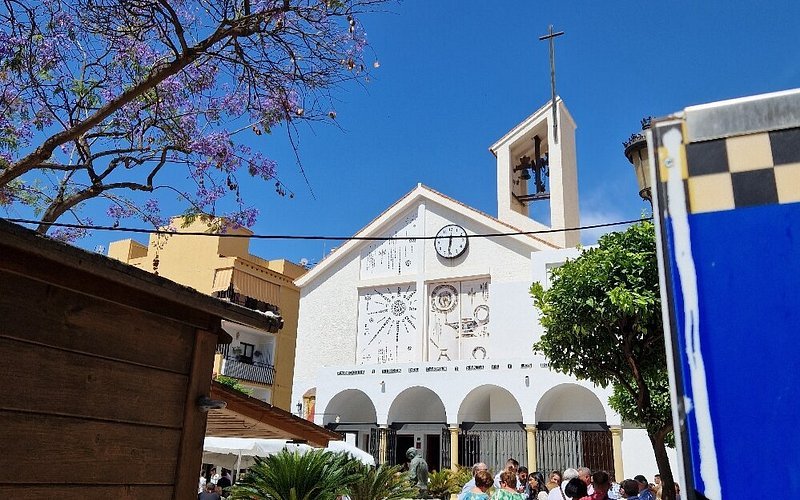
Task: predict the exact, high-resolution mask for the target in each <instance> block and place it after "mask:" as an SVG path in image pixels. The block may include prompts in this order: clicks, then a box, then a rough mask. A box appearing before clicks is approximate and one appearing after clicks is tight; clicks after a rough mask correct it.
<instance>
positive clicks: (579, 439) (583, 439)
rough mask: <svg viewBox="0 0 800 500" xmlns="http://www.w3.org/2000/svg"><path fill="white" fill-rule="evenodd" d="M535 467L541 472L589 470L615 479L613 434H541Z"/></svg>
mask: <svg viewBox="0 0 800 500" xmlns="http://www.w3.org/2000/svg"><path fill="white" fill-rule="evenodd" d="M536 463H537V468H538V469H539V470H542V471H552V470H560V471H563V470H564V469H567V468H570V467H574V468H577V467H588V468H590V469H591V470H593V471H596V470H604V471H606V472H608V473H609V474H610V475H611V477H614V451H613V445H612V441H611V431H608V430H597V431H594V430H555V429H545V430H538V431H537V432H536Z"/></svg>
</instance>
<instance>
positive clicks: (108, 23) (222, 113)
mask: <svg viewBox="0 0 800 500" xmlns="http://www.w3.org/2000/svg"><path fill="white" fill-rule="evenodd" d="M383 1H384V0H38V1H35V0H2V2H1V3H0V207H1V206H7V207H8V206H11V205H15V204H25V205H29V206H31V207H33V209H34V211H35V213H36V214H37V217H38V218H39V220H40V221H41V224H40V226H39V228H38V229H39V231H40V232H47V230H48V228H49V226H48V225H47V223H48V222H53V221H56V220H57V219H58V218H59V217H61V216H62V215H63V214H65V213H68V212H70V213H73V214H75V215H76V217H80V212H79V209H80V207H81V205H82V204H83V203H84V202H86V201H87V200H90V199H93V198H98V197H99V198H105V199H106V200H107V202H108V208H107V214H108V215H109V217H111V218H112V219H113V220H115V222H118V221H119V219H120V218H123V217H130V216H138V217H141V218H143V219H144V220H147V221H149V222H151V223H153V224H163V223H164V220H163V219H161V216H160V212H159V199H160V194H161V193H172V194H173V195H177V197H179V198H180V199H182V200H183V201H184V202H185V206H186V207H187V213H190V214H191V213H212V214H217V215H224V216H226V217H227V218H228V220H230V221H232V222H233V223H236V224H240V225H244V226H249V225H252V223H253V222H254V219H255V217H256V215H257V210H256V209H255V208H254V207H252V206H250V205H248V204H247V203H246V202H245V200H243V199H242V197H241V195H240V189H239V187H240V182H243V181H244V180H245V179H246V178H248V177H253V178H257V179H261V180H264V181H269V182H270V183H273V182H274V183H275V187H276V190H277V191H278V192H279V193H280V194H284V193H285V189H284V187H283V186H282V184H281V183H280V182H279V181H277V179H276V177H275V175H276V164H275V162H274V161H273V160H272V159H271V158H270V157H269V156H268V155H266V154H264V152H263V151H262V148H261V147H260V146H251V145H248V144H246V143H245V142H247V141H242V136H243V135H244V134H250V135H255V136H261V135H262V134H267V133H269V132H270V131H271V129H273V128H274V127H276V126H277V125H279V124H286V125H288V126H287V130H288V131H289V134H290V138H292V139H294V137H295V134H296V128H295V127H296V122H297V121H298V120H315V119H334V118H335V117H336V113H335V111H334V109H333V107H332V105H331V100H330V97H331V96H330V95H329V92H330V91H331V89H333V88H334V87H336V86H337V85H338V84H340V83H342V82H344V81H346V80H351V79H359V78H365V77H366V75H367V73H368V71H367V64H366V62H365V57H364V49H365V47H366V39H365V33H364V30H363V28H362V25H361V22H360V20H359V15H361V14H363V13H364V12H366V11H368V10H371V9H372V7H373V6H374V5H375V4H378V3H381V2H383ZM373 64H374V65H375V66H377V61H375V62H374V63H373ZM265 137H266V136H265ZM257 139H259V140H261V141H263V139H264V137H261V138H257ZM292 143H293V144H294V142H292ZM176 169H181V170H180V171H181V172H182V173H176ZM167 172H170V174H169V175H168V176H165V175H164V174H165V173H167ZM162 178H164V179H166V180H164V181H163V182H162ZM176 178H177V179H178V180H177V181H176ZM183 178H186V179H188V180H189V184H186V183H183V182H182V181H181V180H180V179H183ZM276 181H277V182H276ZM134 191H138V192H143V193H145V196H144V198H146V199H142V198H141V197H139V198H137V201H133V200H132V199H131V198H130V197H129V196H128V195H130V194H131V193H132V192H134ZM223 202H224V203H227V207H228V209H227V211H223V210H219V207H220V206H221V205H222V204H223ZM78 220H81V219H80V218H79V219H78ZM84 222H88V221H86V220H85V219H84ZM57 236H61V237H65V236H70V235H68V234H65V233H61V234H57ZM71 236H74V234H73V235H71Z"/></svg>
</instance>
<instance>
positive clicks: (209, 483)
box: [197, 467, 233, 500]
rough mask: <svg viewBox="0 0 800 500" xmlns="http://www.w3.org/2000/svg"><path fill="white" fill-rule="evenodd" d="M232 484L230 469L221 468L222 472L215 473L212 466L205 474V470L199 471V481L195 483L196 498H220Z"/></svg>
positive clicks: (207, 499)
mask: <svg viewBox="0 0 800 500" xmlns="http://www.w3.org/2000/svg"><path fill="white" fill-rule="evenodd" d="M232 484H233V476H231V471H229V470H228V469H225V468H223V469H222V474H219V473H217V468H216V467H214V468H212V469H211V471H210V472H209V474H208V476H206V474H205V471H200V482H199V483H198V485H197V490H198V491H197V498H198V500H221V499H222V495H223V494H226V493H227V488H229V487H230V486H231V485H232Z"/></svg>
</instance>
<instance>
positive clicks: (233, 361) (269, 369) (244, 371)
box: [222, 356, 275, 385]
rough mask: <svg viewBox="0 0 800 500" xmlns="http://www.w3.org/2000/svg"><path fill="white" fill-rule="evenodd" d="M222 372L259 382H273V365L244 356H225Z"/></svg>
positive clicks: (229, 375) (268, 383)
mask: <svg viewBox="0 0 800 500" xmlns="http://www.w3.org/2000/svg"><path fill="white" fill-rule="evenodd" d="M222 374H223V375H225V376H226V377H233V378H238V379H239V380H246V381H249V382H257V383H259V384H267V385H272V384H273V383H274V382H275V366H273V365H270V364H267V363H261V362H258V361H253V360H252V358H249V357H246V356H225V357H224V362H223V364H222Z"/></svg>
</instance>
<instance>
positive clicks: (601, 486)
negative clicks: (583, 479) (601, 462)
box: [587, 470, 611, 500]
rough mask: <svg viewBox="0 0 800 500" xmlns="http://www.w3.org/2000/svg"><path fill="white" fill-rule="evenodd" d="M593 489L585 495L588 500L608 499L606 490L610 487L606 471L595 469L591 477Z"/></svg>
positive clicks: (609, 479)
mask: <svg viewBox="0 0 800 500" xmlns="http://www.w3.org/2000/svg"><path fill="white" fill-rule="evenodd" d="M591 481H592V487H593V491H592V493H589V496H588V497H587V498H588V499H589V500H608V490H609V489H610V488H611V478H610V477H609V475H608V472H606V471H602V470H600V471H597V472H595V473H594V474H592V477H591Z"/></svg>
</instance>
